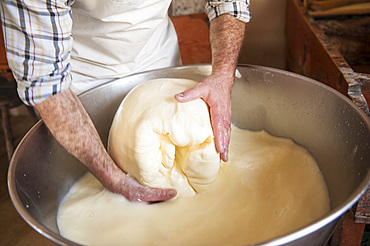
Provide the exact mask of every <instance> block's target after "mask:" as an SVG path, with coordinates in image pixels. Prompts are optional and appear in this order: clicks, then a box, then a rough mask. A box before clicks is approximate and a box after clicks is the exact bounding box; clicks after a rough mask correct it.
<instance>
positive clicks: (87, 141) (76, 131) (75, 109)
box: [35, 90, 119, 188]
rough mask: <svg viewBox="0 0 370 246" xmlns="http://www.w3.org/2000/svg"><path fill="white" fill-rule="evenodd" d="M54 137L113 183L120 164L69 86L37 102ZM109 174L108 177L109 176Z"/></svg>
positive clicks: (102, 179)
mask: <svg viewBox="0 0 370 246" xmlns="http://www.w3.org/2000/svg"><path fill="white" fill-rule="evenodd" d="M35 108H36V109H37V110H38V111H39V113H40V115H41V117H42V119H43V121H44V122H45V124H46V125H47V127H48V129H49V130H50V132H51V133H52V134H53V136H54V137H55V139H56V140H57V141H58V142H59V143H60V144H61V145H62V146H63V147H64V148H65V149H66V150H67V151H68V152H69V153H70V154H72V155H73V156H75V157H76V158H77V159H78V160H79V161H81V162H82V163H83V164H85V165H86V166H87V167H88V169H89V170H90V171H91V172H92V173H93V174H94V175H95V176H97V178H98V179H99V180H101V181H102V182H103V183H104V185H105V186H108V187H109V188H113V187H111V186H112V184H111V183H110V181H111V180H114V179H115V178H118V177H115V176H116V174H117V172H119V170H118V167H117V166H116V165H115V163H114V162H113V160H111V158H110V156H109V155H108V153H107V152H106V150H105V148H104V146H103V143H102V142H101V140H100V137H99V135H98V133H97V131H96V129H95V127H94V125H93V123H92V121H91V119H90V117H89V115H88V114H87V112H86V111H85V109H84V108H83V106H82V104H81V102H80V101H79V100H78V98H77V97H76V96H75V95H74V94H73V93H72V92H71V91H70V90H67V91H65V92H63V93H60V94H57V95H55V96H52V97H50V98H48V99H47V100H45V101H44V102H42V103H40V104H38V105H36V106H35ZM108 176H109V177H110V178H109V179H108V178H107V177H108Z"/></svg>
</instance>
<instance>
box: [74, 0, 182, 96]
mask: <svg viewBox="0 0 370 246" xmlns="http://www.w3.org/2000/svg"><path fill="white" fill-rule="evenodd" d="M170 3H171V0H76V1H75V3H74V4H73V5H72V16H73V28H72V35H73V48H72V51H71V65H72V77H73V82H72V85H71V89H72V91H73V92H74V93H76V94H79V93H81V92H83V91H86V90H88V89H90V88H92V87H95V86H97V85H99V84H102V83H104V82H106V81H109V80H112V79H114V78H120V77H123V76H125V75H128V74H132V73H136V72H141V71H146V70H151V69H156V68H163V67H169V66H177V65H180V64H181V58H180V52H179V47H178V40H177V36H176V32H175V29H174V27H173V24H172V22H171V21H170V19H169V17H168V14H167V11H168V8H169V5H170Z"/></svg>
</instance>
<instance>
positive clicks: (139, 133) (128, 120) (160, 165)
mask: <svg viewBox="0 0 370 246" xmlns="http://www.w3.org/2000/svg"><path fill="white" fill-rule="evenodd" d="M196 84H197V82H195V81H192V80H188V79H173V78H171V79H167V78H166V79H156V80H151V81H148V82H145V83H143V84H140V85H138V86H136V87H135V88H134V89H133V90H132V91H130V93H129V94H128V95H127V96H126V97H125V99H124V100H123V101H122V103H121V105H120V106H119V108H118V110H117V112H116V115H115V117H114V120H113V123H112V126H111V129H110V133H109V140H108V151H109V153H110V155H111V156H112V158H113V160H114V161H115V162H116V163H117V165H118V166H120V167H121V168H122V169H123V170H124V171H125V172H127V173H129V174H130V175H132V176H133V177H135V178H136V179H137V180H138V181H139V182H140V183H142V184H143V185H146V186H149V187H157V188H174V189H176V190H177V193H178V196H185V197H189V196H193V195H195V194H196V193H197V192H200V191H204V190H208V189H209V186H210V185H211V184H212V182H213V181H214V180H215V179H216V177H217V174H218V171H219V169H220V157H219V154H218V153H217V150H216V147H215V143H214V137H213V132H212V127H211V122H210V116H209V111H208V106H207V105H206V103H205V102H204V101H203V100H201V99H197V100H194V101H191V102H186V103H180V102H177V101H176V99H175V98H174V96H175V94H177V93H180V92H182V91H184V90H187V89H190V88H192V87H193V86H195V85H196Z"/></svg>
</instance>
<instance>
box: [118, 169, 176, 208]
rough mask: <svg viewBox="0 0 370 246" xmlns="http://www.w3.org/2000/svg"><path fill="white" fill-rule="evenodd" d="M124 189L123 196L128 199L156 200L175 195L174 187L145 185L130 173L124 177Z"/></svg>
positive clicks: (139, 200)
mask: <svg viewBox="0 0 370 246" xmlns="http://www.w3.org/2000/svg"><path fill="white" fill-rule="evenodd" d="M124 189H125V192H124V193H125V194H124V196H125V197H126V198H127V200H129V201H138V202H158V201H166V200H169V199H171V198H174V197H175V196H176V195H177V192H176V190H175V189H160V188H150V187H146V186H144V185H142V184H140V183H139V182H138V181H137V180H136V179H135V178H133V177H132V176H130V175H127V176H126V178H125V185H124Z"/></svg>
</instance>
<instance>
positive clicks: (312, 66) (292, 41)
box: [286, 0, 351, 95]
mask: <svg viewBox="0 0 370 246" xmlns="http://www.w3.org/2000/svg"><path fill="white" fill-rule="evenodd" d="M286 10H287V11H286V35H287V63H288V64H287V68H288V69H289V70H291V71H293V72H295V73H299V74H302V75H305V76H307V77H310V78H313V79H315V80H318V81H320V82H323V83H325V84H326V85H328V86H330V87H332V88H334V89H336V90H338V91H340V92H341V93H343V94H345V95H348V93H347V92H348V83H347V81H346V79H345V77H344V75H343V74H342V72H341V70H340V69H339V68H338V64H340V65H341V66H345V67H347V68H348V69H351V68H350V67H349V65H348V64H347V62H346V61H345V60H344V59H343V57H342V56H341V55H340V54H339V52H338V51H337V50H336V49H335V47H333V46H332V45H331V44H330V42H329V40H328V39H327V37H325V34H324V33H323V32H322V31H320V30H319V29H317V28H315V27H313V26H312V25H311V24H310V23H309V22H308V19H307V18H306V16H304V14H303V13H304V11H305V9H304V7H303V5H302V4H301V3H300V2H299V1H296V0H287V9H286Z"/></svg>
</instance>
